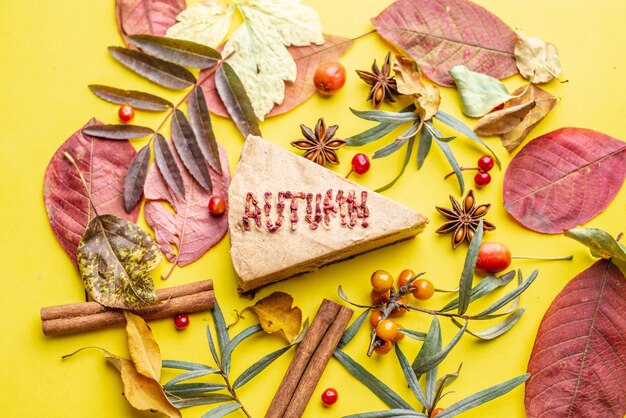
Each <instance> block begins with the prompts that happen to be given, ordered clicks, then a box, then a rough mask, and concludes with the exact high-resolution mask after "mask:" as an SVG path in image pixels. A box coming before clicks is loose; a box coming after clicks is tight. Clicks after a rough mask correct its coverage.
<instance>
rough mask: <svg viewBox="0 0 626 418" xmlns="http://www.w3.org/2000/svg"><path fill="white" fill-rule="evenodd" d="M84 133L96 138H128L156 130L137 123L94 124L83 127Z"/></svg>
mask: <svg viewBox="0 0 626 418" xmlns="http://www.w3.org/2000/svg"><path fill="white" fill-rule="evenodd" d="M82 133H84V134H86V135H91V136H95V137H96V138H105V139H117V140H127V139H135V138H144V137H146V136H148V135H152V134H154V130H153V129H151V128H148V127H147V126H137V125H93V126H90V127H88V128H85V129H83V130H82Z"/></svg>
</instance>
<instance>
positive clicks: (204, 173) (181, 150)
mask: <svg viewBox="0 0 626 418" xmlns="http://www.w3.org/2000/svg"><path fill="white" fill-rule="evenodd" d="M170 129H171V131H172V142H173V143H174V146H175V147H176V151H177V153H178V156H179V157H180V159H181V161H182V162H183V165H184V166H185V167H186V168H187V171H188V172H189V174H191V176H192V177H193V178H194V179H195V180H196V181H197V182H198V184H199V185H200V186H201V187H202V188H203V189H204V190H206V191H208V192H209V193H210V192H211V191H212V189H213V184H212V183H211V174H210V173H209V167H208V166H207V163H206V161H205V160H204V156H203V155H202V151H201V150H200V146H199V145H198V141H197V139H196V135H195V134H194V132H193V129H192V128H191V125H190V124H189V121H188V120H187V118H186V117H185V114H184V113H183V112H181V111H180V110H178V109H176V110H174V115H173V116H172V119H171V128H170Z"/></svg>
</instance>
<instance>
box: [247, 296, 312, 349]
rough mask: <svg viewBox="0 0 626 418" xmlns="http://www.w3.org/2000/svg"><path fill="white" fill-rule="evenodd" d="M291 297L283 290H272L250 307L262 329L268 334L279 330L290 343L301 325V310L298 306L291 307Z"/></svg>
mask: <svg viewBox="0 0 626 418" xmlns="http://www.w3.org/2000/svg"><path fill="white" fill-rule="evenodd" d="M292 303H293V297H291V295H290V294H288V293H284V292H274V293H272V294H271V295H269V296H267V297H265V298H263V299H261V300H259V301H258V302H257V303H255V304H254V306H251V307H250V308H249V309H251V310H252V311H253V312H254V313H255V314H256V316H257V317H258V318H259V323H260V324H261V326H262V327H263V331H265V332H267V333H268V334H272V333H274V332H280V334H281V335H282V336H283V337H284V338H285V340H287V342H288V343H291V342H292V341H293V340H294V339H295V338H296V337H297V336H298V333H299V332H300V328H301V326H302V311H300V308H298V307H293V308H292V307H291V304H292Z"/></svg>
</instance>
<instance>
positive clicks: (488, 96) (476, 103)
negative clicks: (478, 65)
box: [450, 65, 511, 118]
mask: <svg viewBox="0 0 626 418" xmlns="http://www.w3.org/2000/svg"><path fill="white" fill-rule="evenodd" d="M450 75H451V76H452V78H453V79H454V82H455V84H456V87H457V89H458V90H459V94H460V95H461V101H462V102H463V113H464V114H465V115H467V116H469V117H472V118H479V117H481V116H485V115H486V114H487V113H489V112H490V111H491V110H492V109H493V108H494V107H496V106H498V105H499V104H502V103H504V102H506V101H507V100H509V99H510V98H511V95H510V94H509V92H508V90H507V89H506V87H504V84H502V83H501V82H500V80H498V79H497V78H493V77H491V76H488V75H486V74H481V73H477V72H475V71H470V70H469V69H467V67H466V66H464V65H457V66H455V67H452V69H451V70H450Z"/></svg>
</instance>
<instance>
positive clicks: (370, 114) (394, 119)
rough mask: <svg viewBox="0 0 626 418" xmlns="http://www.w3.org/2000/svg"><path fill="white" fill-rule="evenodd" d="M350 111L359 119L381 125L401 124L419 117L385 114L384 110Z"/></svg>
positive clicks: (396, 113) (413, 114) (415, 115)
mask: <svg viewBox="0 0 626 418" xmlns="http://www.w3.org/2000/svg"><path fill="white" fill-rule="evenodd" d="M350 111H351V112H352V113H354V114H355V115H356V116H358V117H360V118H361V119H365V120H371V121H374V122H381V123H396V124H401V123H408V122H413V121H415V120H417V119H419V115H418V114H417V113H415V112H387V111H384V110H356V109H352V108H350Z"/></svg>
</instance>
